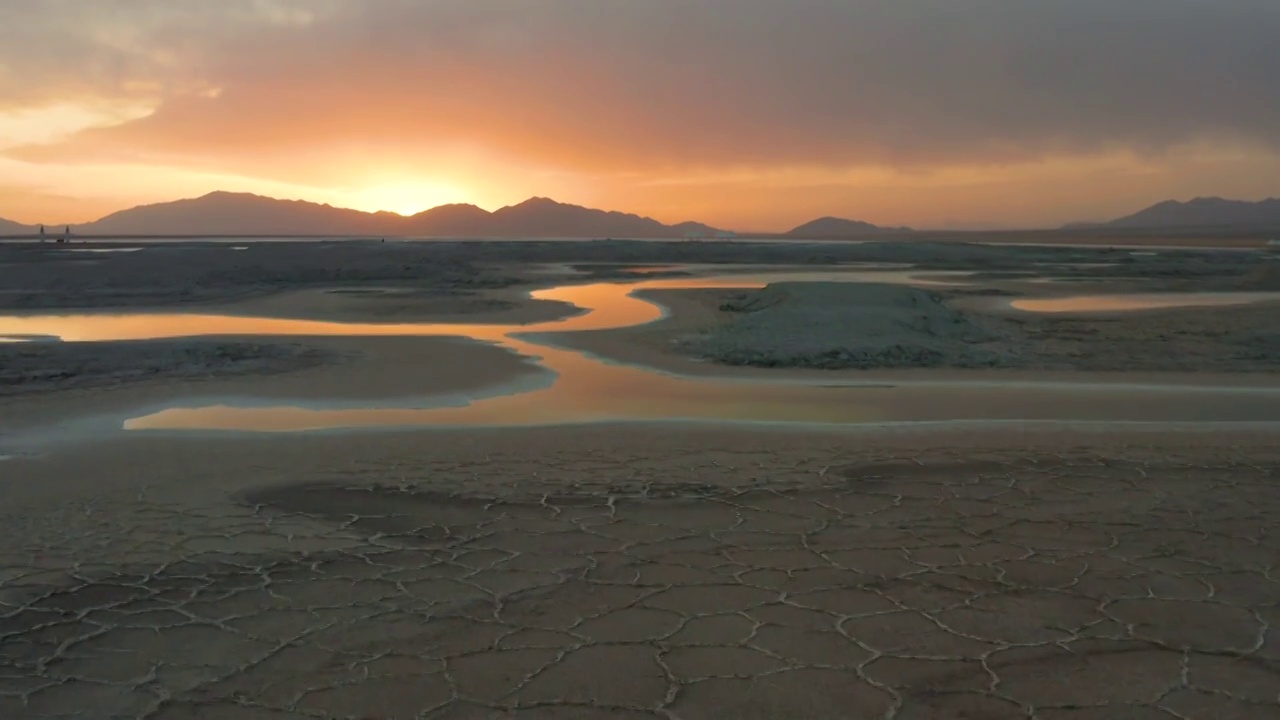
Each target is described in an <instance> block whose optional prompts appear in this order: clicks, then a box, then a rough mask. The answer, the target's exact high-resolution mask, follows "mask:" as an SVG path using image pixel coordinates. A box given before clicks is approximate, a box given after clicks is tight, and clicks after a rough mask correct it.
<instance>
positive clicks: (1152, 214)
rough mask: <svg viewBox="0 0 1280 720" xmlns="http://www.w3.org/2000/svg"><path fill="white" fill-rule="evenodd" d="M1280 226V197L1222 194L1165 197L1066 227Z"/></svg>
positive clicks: (1074, 228) (1065, 226)
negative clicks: (1247, 197)
mask: <svg viewBox="0 0 1280 720" xmlns="http://www.w3.org/2000/svg"><path fill="white" fill-rule="evenodd" d="M1250 225H1252V226H1257V225H1278V226H1280V199H1278V198H1267V199H1265V200H1258V201H1256V202H1254V201H1249V200H1228V199H1225V198H1221V197H1216V196H1209V197H1195V198H1192V199H1190V200H1186V201H1180V200H1163V201H1161V202H1158V203H1155V204H1154V205H1151V206H1149V207H1146V208H1143V209H1142V210H1139V211H1138V212H1136V213H1133V214H1131V215H1125V216H1123V217H1119V218H1116V219H1114V220H1109V221H1106V222H1100V223H1071V224H1068V225H1064V226H1063V229H1065V230H1079V229H1130V228H1133V229H1136V228H1180V227H1238V226H1250Z"/></svg>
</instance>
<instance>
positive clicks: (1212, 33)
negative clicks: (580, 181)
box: [0, 0, 1280, 192]
mask: <svg viewBox="0 0 1280 720" xmlns="http://www.w3.org/2000/svg"><path fill="white" fill-rule="evenodd" d="M1278 37H1280V3H1278V2H1276V1H1275V0H1214V2H1207V1H1205V0H1124V1H1123V2H1117V1H1116V0H1038V1H1036V2H1027V1H1026V0H791V1H790V2H781V1H780V0H643V1H638V0H222V2H219V3H211V2H206V1H205V0H43V1H42V2H40V3H36V2H28V3H7V4H5V5H4V6H0V113H8V114H9V115H10V116H13V117H19V116H21V117H27V116H29V113H30V112H33V110H32V109H41V108H46V109H47V108H66V107H68V106H69V105H75V104H77V103H78V104H80V105H82V106H84V107H87V108H98V109H97V110H94V111H92V112H90V111H86V112H84V113H82V114H81V116H83V117H97V116H103V117H107V116H111V117H113V118H115V119H114V120H112V121H111V122H106V121H104V122H103V123H101V126H100V127H94V128H88V129H84V130H81V131H80V132H76V133H74V134H72V135H70V136H69V137H64V138H57V137H43V138H35V139H33V140H32V141H31V142H29V143H28V144H27V145H25V146H23V147H20V148H14V149H9V150H7V151H4V152H6V153H7V154H8V155H9V156H10V157H12V158H17V159H21V160H23V161H25V162H27V163H35V164H42V163H52V164H64V165H65V164H67V163H90V164H97V165H104V164H126V165H130V166H139V165H154V166H165V167H184V168H188V169H191V170H193V171H200V172H208V173H222V174H233V175H238V176H252V177H256V178H262V179H266V180H271V181H278V182H282V183H294V184H302V185H328V186H335V185H338V184H342V183H350V182H351V181H352V177H353V175H359V174H360V173H361V172H364V171H370V172H372V171H377V170H379V169H385V168H395V169H396V172H399V173H402V174H412V173H413V172H415V171H416V172H422V173H424V174H426V175H428V176H443V177H446V178H454V177H455V176H458V175H468V174H469V175H470V176H484V177H488V178H490V182H494V183H502V182H504V181H505V180H506V175H507V174H511V175H513V176H514V175H516V174H520V175H521V176H522V177H523V176H532V175H533V174H535V173H536V172H537V168H543V169H544V170H546V171H558V172H564V173H570V174H577V175H579V176H583V177H588V176H589V177H593V178H600V179H601V182H607V183H613V184H614V185H615V186H617V187H622V186H625V185H627V184H628V183H632V184H640V185H643V184H645V183H653V182H658V183H661V182H663V179H664V178H680V177H687V176H693V177H747V178H753V177H779V176H780V174H781V175H782V176H785V175H786V174H787V173H793V174H797V175H804V174H806V173H808V174H810V175H814V176H822V177H827V176H830V175H832V174H833V173H834V174H836V175H840V174H841V173H844V175H843V176H844V177H848V178H854V179H856V178H863V180H862V181H860V182H863V184H866V181H865V178H866V177H867V175H866V174H865V173H860V172H859V169H869V170H868V172H870V171H871V170H870V169H884V168H892V169H893V171H894V173H897V174H899V175H903V174H905V175H911V174H912V173H915V174H917V176H918V177H920V178H928V177H931V175H930V174H931V173H936V172H938V171H940V170H942V169H945V168H964V169H965V170H964V171H965V172H970V171H972V172H978V171H977V170H973V169H974V168H981V167H984V166H986V167H993V168H995V167H1001V166H1013V165H1017V166H1020V167H1022V166H1027V165H1028V164H1032V165H1034V163H1036V162H1038V161H1041V160H1045V161H1048V160H1050V159H1061V158H1069V157H1083V158H1087V157H1114V156H1117V155H1137V156H1139V157H1144V158H1148V159H1151V160H1153V161H1159V160H1160V159H1161V158H1164V157H1168V156H1169V153H1170V152H1172V151H1176V150H1177V149H1178V148H1183V147H1187V146H1201V145H1205V144H1209V145H1217V146H1220V147H1251V148H1257V149H1258V151H1259V152H1260V153H1262V154H1264V155H1269V154H1272V153H1274V152H1276V151H1277V150H1278V149H1280V83H1277V82H1276V80H1275V79H1276V78H1277V77H1280V52H1276V38H1278ZM122 106H127V107H129V108H146V109H147V110H149V111H150V112H149V114H145V116H142V117H139V116H141V115H144V113H142V112H131V114H130V115H129V117H132V118H134V119H127V118H121V117H120V114H119V113H116V114H115V115H112V114H111V113H109V112H106V111H105V110H102V108H115V107H122ZM66 112H68V113H69V112H70V111H66ZM23 113H28V115H23ZM95 113H96V114H95ZM122 120H123V121H122ZM1055 161H1056V160H1055ZM507 167H518V168H520V169H519V170H518V171H517V170H514V169H513V170H511V171H510V172H509V173H508V171H505V170H504V168H507ZM877 172H879V170H877ZM796 182H797V183H799V184H794V183H793V184H791V185H789V187H801V186H802V185H803V183H800V182H799V181H796ZM848 182H855V180H849V181H848ZM921 182H922V183H924V184H928V181H927V180H921ZM831 187H836V185H832V186H831ZM530 189H531V190H535V191H541V189H539V188H530ZM654 192H656V191H654Z"/></svg>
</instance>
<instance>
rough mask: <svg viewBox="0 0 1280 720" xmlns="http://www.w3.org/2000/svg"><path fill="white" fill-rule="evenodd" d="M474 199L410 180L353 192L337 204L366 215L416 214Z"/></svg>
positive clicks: (451, 189) (445, 187) (453, 189)
mask: <svg viewBox="0 0 1280 720" xmlns="http://www.w3.org/2000/svg"><path fill="white" fill-rule="evenodd" d="M470 202H473V200H472V197H471V195H470V194H468V193H467V192H465V191H463V190H460V189H458V188H456V187H451V186H449V185H444V184H440V183H423V182H414V181H407V182H404V183H400V184H395V185H378V186H375V187H371V188H367V189H364V190H357V191H354V192H351V193H342V192H340V193H338V198H337V201H336V204H338V205H341V206H342V207H349V208H353V209H356V210H363V211H365V212H379V211H386V212H393V213H399V214H400V215H414V214H417V213H420V212H422V211H423V210H429V209H431V208H433V207H437V206H440V205H449V204H453V203H470Z"/></svg>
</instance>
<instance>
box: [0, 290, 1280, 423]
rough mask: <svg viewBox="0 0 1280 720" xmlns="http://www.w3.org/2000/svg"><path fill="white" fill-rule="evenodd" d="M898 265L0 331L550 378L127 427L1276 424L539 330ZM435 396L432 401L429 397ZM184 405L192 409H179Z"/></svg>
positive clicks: (612, 320)
mask: <svg viewBox="0 0 1280 720" xmlns="http://www.w3.org/2000/svg"><path fill="white" fill-rule="evenodd" d="M931 276H933V277H934V279H932V280H922V279H921V278H918V277H916V276H914V275H912V274H911V273H907V272H827V273H814V272H802V273H769V274H764V275H741V276H730V277H719V278H698V279H694V278H674V279H661V280H658V279H654V280H643V281H638V282H631V283H593V284H582V285H568V286H562V287H557V288H551V289H547V290H540V291H537V292H535V293H533V296H534V297H535V298H538V299H546V300H556V301H561V302H568V303H572V304H573V305H576V306H577V307H579V308H582V309H583V310H584V311H585V312H582V313H581V314H577V315H574V316H571V317H568V318H563V319H560V320H554V321H550V322H542V323H533V324H528V325H480V324H452V323H428V324H417V323H402V324H380V323H335V322H324V321H313V320H286V319H276V318H257V317H247V316H245V317H242V316H228V315H210V314H169V315H166V314H149V315H85V314H82V315H64V316H40V317H4V318H0V335H5V334H8V335H55V336H58V337H61V338H62V339H63V340H68V341H106V340H140V339H152V338H176V337H190V336H196V335H232V336H234V335H273V336H280V335H293V336H306V335H311V336H315V335H343V336H389V335H416V336H466V337H469V338H473V339H476V340H480V341H485V342H492V343H496V344H498V345H500V346H502V347H505V348H507V349H509V350H512V351H514V352H516V353H519V354H521V355H523V356H526V357H535V358H537V359H538V362H539V364H540V365H542V366H543V367H544V368H546V369H547V370H550V371H552V372H554V373H555V374H556V379H555V381H554V383H553V384H552V385H551V386H549V387H544V388H542V389H538V390H533V391H529V392H521V393H518V394H508V395H501V396H498V397H491V398H484V399H478V400H475V401H473V402H471V403H470V404H468V405H464V406H457V405H456V404H455V405H451V406H447V407H442V406H438V405H434V406H433V400H432V399H431V398H424V399H422V400H421V402H419V403H418V404H417V406H416V407H405V404H404V403H403V402H398V403H395V406H394V407H389V406H387V405H388V403H382V404H381V405H379V404H378V403H377V402H376V401H371V402H370V405H371V406H370V407H366V408H359V407H355V408H353V407H350V406H349V404H348V405H347V406H344V407H342V408H335V407H333V406H331V405H330V406H328V407H326V403H325V400H324V399H323V398H309V399H300V400H299V401H298V402H296V403H294V404H292V405H273V406H261V405H257V406H255V405H237V404H232V403H228V402H220V403H210V404H204V405H200V406H174V407H168V408H164V409H161V410H159V411H157V412H153V413H150V414H146V415H143V416H141V417H135V418H131V419H129V420H127V421H125V423H124V427H125V428H126V429H130V430H198V429H203V430H239V431H253V432H267V431H277V432H281V431H302V430H321V429H354V428H374V427H379V428H386V427H409V426H527V425H554V424H576V423H586V422H599V421H612V420H624V421H644V420H692V421H747V422H772V423H782V422H794V423H822V424H846V423H884V422H904V421H949V420H1094V421H1096V420H1120V421H1162V422H1168V421H1201V420H1267V421H1274V420H1280V402H1277V400H1280V396H1277V394H1276V393H1275V392H1272V391H1261V390H1258V389H1256V388H1255V389H1243V392H1241V391H1240V390H1241V389H1230V388H1223V389H1212V390H1206V389H1197V388H1180V389H1179V388H1161V389H1157V390H1152V389H1150V388H1141V387H1132V386H1119V385H1082V384H1052V383H1031V384H1027V383H1021V384H1020V383H998V382H987V383H975V382H911V383H898V384H896V385H892V386H886V385H884V384H883V383H881V384H873V383H846V384H844V385H840V384H833V383H831V382H830V381H826V382H824V383H823V384H821V385H818V384H814V383H800V382H795V381H789V382H788V381H754V380H753V381H733V380H722V379H708V378H689V377H681V376H675V375H669V374H664V373H660V372H657V371H654V370H649V369H646V368H641V367H635V366H628V365H621V364H613V363H608V362H605V361H602V360H600V359H598V358H595V357H592V356H590V355H587V354H584V353H581V352H578V351H574V350H569V349H564V348H561V347H558V346H556V345H554V344H553V343H551V338H546V337H543V335H544V334H548V333H559V332H571V331H583V330H602V329H610V328H619V327H629V326H634V325H639V324H643V323H647V322H652V321H654V320H657V319H659V318H661V317H662V315H663V310H662V309H661V308H660V307H658V306H657V305H654V304H653V303H651V302H647V301H644V300H641V299H639V298H637V297H635V296H634V295H633V294H632V293H633V292H634V291H637V290H657V289H675V288H737V287H761V286H763V285H765V284H768V283H772V282H784V281H789V280H793V281H814V280H857V281H864V282H865V281H874V282H895V283H904V284H928V283H930V282H945V281H946V279H945V275H942V276H941V279H938V276H939V274H937V273H933V274H931ZM436 402H438V399H437V400H436ZM188 405H189V403H188Z"/></svg>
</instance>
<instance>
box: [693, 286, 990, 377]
mask: <svg viewBox="0 0 1280 720" xmlns="http://www.w3.org/2000/svg"><path fill="white" fill-rule="evenodd" d="M721 310H723V311H726V312H728V313H732V315H733V319H732V320H731V321H730V322H728V323H726V324H725V325H722V326H720V327H718V328H715V329H713V330H711V331H708V332H706V333H704V334H701V335H699V336H696V337H693V338H689V339H688V340H687V341H686V343H685V347H686V349H687V350H688V351H690V352H692V353H694V354H696V355H698V356H700V357H703V358H705V359H708V360H714V361H716V362H721V363H726V364H730V365H753V366H760V367H809V368H824V369H839V368H867V369H869V368H888V367H998V366H1003V365H1007V364H1010V362H1011V357H1010V354H1009V351H1008V349H1007V347H1006V345H1007V338H1005V337H1003V336H1002V335H1001V334H999V333H998V332H996V331H995V330H993V329H992V327H989V326H986V325H984V324H982V323H980V322H978V321H976V320H974V319H973V318H971V317H970V316H968V315H966V314H964V313H962V312H960V311H958V310H955V309H953V308H951V307H950V306H948V305H947V304H946V303H945V302H943V298H942V296H940V295H937V294H935V293H930V292H927V291H924V290H919V289H916V288H908V287H901V286H897V285H881V284H864V283H780V284H776V285H770V286H768V287H766V288H764V289H762V290H759V291H755V292H751V293H746V294H743V295H740V296H736V297H734V298H732V299H731V300H730V301H728V302H727V303H725V304H724V305H723V306H722V307H721Z"/></svg>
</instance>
